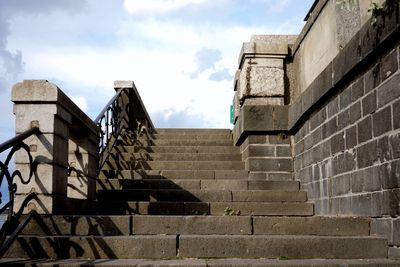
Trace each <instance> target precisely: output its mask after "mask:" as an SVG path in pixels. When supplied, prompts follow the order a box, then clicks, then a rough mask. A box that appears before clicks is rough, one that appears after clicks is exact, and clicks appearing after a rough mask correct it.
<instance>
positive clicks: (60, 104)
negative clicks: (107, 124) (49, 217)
mask: <svg viewBox="0 0 400 267" xmlns="http://www.w3.org/2000/svg"><path fill="white" fill-rule="evenodd" d="M12 101H13V102H14V114H15V116H16V124H15V128H16V133H17V134H19V133H21V132H24V131H26V130H27V129H29V128H30V127H31V125H32V124H35V125H39V129H40V131H41V133H40V134H39V135H38V136H31V137H29V138H28V139H26V140H25V143H26V144H27V145H29V146H30V148H31V152H32V153H31V154H32V157H33V160H34V162H35V164H34V165H35V168H34V174H33V177H32V180H31V181H30V183H29V184H27V185H23V184H22V183H21V182H19V179H16V180H15V182H16V183H17V194H16V198H15V208H16V209H18V208H19V206H20V205H21V202H22V201H23V200H24V199H25V197H26V195H27V194H29V193H30V192H36V193H37V199H35V200H33V201H31V202H30V203H29V205H28V208H27V209H25V212H28V211H30V210H36V211H37V212H39V213H45V214H46V213H47V214H60V213H67V212H68V210H69V211H71V212H72V210H73V209H74V208H78V207H74V206H71V205H70V204H69V201H68V196H69V195H76V194H75V193H72V191H73V190H72V191H71V190H70V189H69V185H70V184H72V185H73V186H74V190H77V191H79V192H84V193H82V196H84V197H85V198H90V197H92V196H93V195H94V192H95V191H94V190H95V188H94V186H92V185H91V183H90V182H88V180H87V179H88V178H89V177H94V176H95V170H96V162H97V161H96V160H95V158H94V156H95V151H96V149H95V148H96V147H97V141H96V140H98V139H96V137H97V136H98V129H97V127H96V125H95V124H94V123H93V121H92V120H91V119H90V118H89V117H87V115H86V114H85V113H83V112H82V111H81V110H80V109H79V108H78V107H77V106H76V105H75V104H74V103H73V102H72V101H71V100H70V99H69V98H68V97H67V96H66V95H65V94H64V93H63V92H62V91H61V90H60V89H59V88H58V87H57V86H55V85H54V84H51V83H49V82H47V81H45V80H26V81H23V82H22V83H18V84H16V85H14V87H13V89H12ZM69 151H70V153H69ZM28 163H29V159H28V157H27V156H26V153H25V152H24V151H19V152H18V153H16V155H15V168H16V169H17V170H20V171H21V174H22V177H24V178H25V179H26V178H27V177H28V175H29V164H28ZM71 165H73V167H74V166H75V168H76V169H77V170H79V171H80V172H79V173H80V175H81V177H80V178H82V179H83V180H81V181H80V183H81V184H80V185H81V186H77V183H76V182H73V180H74V178H72V177H73V174H72V173H73V172H72V173H71V174H72V176H71V177H68V172H67V170H68V166H71ZM85 179H86V181H84V180H85ZM78 184H79V183H78Z"/></svg>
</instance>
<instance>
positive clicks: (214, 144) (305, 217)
mask: <svg viewBox="0 0 400 267" xmlns="http://www.w3.org/2000/svg"><path fill="white" fill-rule="evenodd" d="M299 188H300V187H299V183H298V182H297V181H266V180H250V179H248V172H247V171H246V170H245V166H244V163H243V162H242V160H241V154H240V151H239V148H238V147H234V146H233V141H232V138H231V133H230V130H224V129H213V130H211V129H201V130H200V129H157V130H156V132H155V133H151V134H147V133H146V134H141V135H139V136H135V135H133V134H130V133H126V134H125V135H124V136H123V137H121V138H120V140H118V144H117V146H116V148H115V151H114V153H113V154H112V156H111V158H110V160H109V161H108V162H107V163H106V165H105V166H104V168H103V170H102V171H101V173H100V175H99V178H98V180H97V192H98V195H97V199H98V210H97V214H96V215H86V216H78V215H76V216H67V215H65V216H57V215H46V216H40V217H39V218H36V219H34V220H33V221H32V222H31V223H30V224H28V226H27V227H26V228H25V230H24V231H23V233H22V234H21V235H20V236H19V238H18V240H17V241H16V242H14V244H13V245H12V247H11V249H10V250H9V251H8V252H7V254H6V255H5V257H4V259H3V260H2V261H1V262H0V263H7V262H8V263H9V262H14V263H16V258H18V259H25V258H29V259H42V260H39V261H35V262H34V263H35V264H39V265H40V264H42V265H48V264H50V265H52V264H53V265H55V264H57V265H63V264H66V265H68V266H72V265H74V264H75V265H107V264H110V265H129V266H400V265H399V263H398V262H397V263H396V262H392V261H390V260H387V259H386V258H387V240H385V239H384V238H382V237H377V236H370V221H369V220H368V219H366V218H355V217H319V216H313V215H314V211H313V203H309V202H307V193H306V192H304V191H301V190H299ZM62 259H68V260H62ZM105 259H107V260H105ZM108 259H115V260H113V261H111V260H108ZM360 259H361V260H360ZM17 262H18V263H24V264H25V263H26V264H32V261H31V260H30V261H24V260H19V261H18V260H17ZM382 264H385V265H382Z"/></svg>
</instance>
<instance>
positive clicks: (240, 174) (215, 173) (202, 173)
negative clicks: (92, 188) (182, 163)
mask: <svg viewBox="0 0 400 267" xmlns="http://www.w3.org/2000/svg"><path fill="white" fill-rule="evenodd" d="M247 177H248V172H247V171H246V170H102V171H101V172H100V174H99V178H100V179H107V178H120V179H170V180H174V179H189V180H193V179H197V180H212V179H216V180H219V179H247ZM289 183H296V184H297V187H298V186H299V183H298V182H294V181H289Z"/></svg>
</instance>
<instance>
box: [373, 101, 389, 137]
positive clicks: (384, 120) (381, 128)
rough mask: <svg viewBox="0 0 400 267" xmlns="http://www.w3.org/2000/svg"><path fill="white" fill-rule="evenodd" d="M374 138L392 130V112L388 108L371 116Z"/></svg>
mask: <svg viewBox="0 0 400 267" xmlns="http://www.w3.org/2000/svg"><path fill="white" fill-rule="evenodd" d="M372 121H373V125H374V128H373V129H374V131H373V132H374V136H375V137H377V136H380V135H382V134H384V133H386V132H388V131H391V130H392V111H391V107H390V106H388V107H386V108H384V109H382V110H380V111H378V112H376V113H374V114H373V115H372Z"/></svg>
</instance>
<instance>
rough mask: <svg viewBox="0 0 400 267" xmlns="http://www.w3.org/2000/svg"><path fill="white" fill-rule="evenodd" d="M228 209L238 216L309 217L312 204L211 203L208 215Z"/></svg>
mask: <svg viewBox="0 0 400 267" xmlns="http://www.w3.org/2000/svg"><path fill="white" fill-rule="evenodd" d="M227 208H228V209H230V210H232V211H233V212H234V213H236V214H240V215H269V216H270V215H276V216H311V215H314V204H313V203H299V202H211V203H210V214H212V215H221V214H224V213H225V211H226V210H227Z"/></svg>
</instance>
